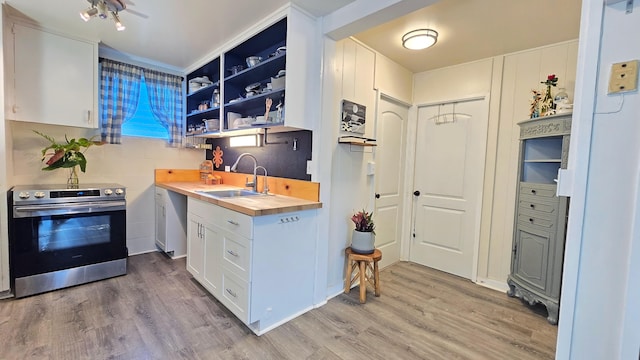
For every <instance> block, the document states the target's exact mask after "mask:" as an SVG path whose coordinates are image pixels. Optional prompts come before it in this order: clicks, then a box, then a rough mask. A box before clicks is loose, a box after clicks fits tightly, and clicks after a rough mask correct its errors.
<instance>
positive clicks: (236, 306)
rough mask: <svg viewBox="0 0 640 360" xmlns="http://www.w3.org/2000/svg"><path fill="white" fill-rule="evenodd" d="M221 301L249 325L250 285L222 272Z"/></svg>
mask: <svg viewBox="0 0 640 360" xmlns="http://www.w3.org/2000/svg"><path fill="white" fill-rule="evenodd" d="M220 301H221V302H222V303H223V304H224V306H226V307H227V308H228V309H229V310H231V312H232V313H234V314H235V315H236V316H237V317H238V318H239V319H240V320H241V321H242V322H244V323H245V324H248V323H249V310H248V309H249V283H248V282H247V281H244V280H242V279H240V278H238V277H237V276H235V275H234V274H232V273H231V272H229V271H226V270H225V269H223V270H222V296H221V297H220Z"/></svg>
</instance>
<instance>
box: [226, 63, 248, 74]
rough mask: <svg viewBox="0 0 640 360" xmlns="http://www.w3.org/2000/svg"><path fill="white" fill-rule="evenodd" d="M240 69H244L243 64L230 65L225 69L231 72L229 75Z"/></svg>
mask: <svg viewBox="0 0 640 360" xmlns="http://www.w3.org/2000/svg"><path fill="white" fill-rule="evenodd" d="M242 70H244V66H243V65H236V66H232V67H230V68H229V69H227V71H229V72H231V75H235V74H237V73H239V72H240V71H242Z"/></svg>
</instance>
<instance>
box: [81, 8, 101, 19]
mask: <svg viewBox="0 0 640 360" xmlns="http://www.w3.org/2000/svg"><path fill="white" fill-rule="evenodd" d="M96 15H98V9H96V8H95V7H93V6H92V7H90V8H88V9H87V10H84V11H81V12H80V17H81V18H82V20H84V21H89V20H91V18H92V17H94V16H96Z"/></svg>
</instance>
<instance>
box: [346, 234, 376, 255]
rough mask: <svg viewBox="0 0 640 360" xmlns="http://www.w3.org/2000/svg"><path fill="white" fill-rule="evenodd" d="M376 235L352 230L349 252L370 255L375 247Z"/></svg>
mask: <svg viewBox="0 0 640 360" xmlns="http://www.w3.org/2000/svg"><path fill="white" fill-rule="evenodd" d="M375 242H376V235H375V234H374V233H373V232H364V231H357V230H353V234H351V250H352V251H353V252H354V253H357V254H371V253H373V250H375V247H374V246H373V245H374V243H375Z"/></svg>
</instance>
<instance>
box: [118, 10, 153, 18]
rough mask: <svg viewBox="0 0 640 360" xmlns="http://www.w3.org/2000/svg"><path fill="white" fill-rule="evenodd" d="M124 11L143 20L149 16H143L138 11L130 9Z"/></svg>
mask: <svg viewBox="0 0 640 360" xmlns="http://www.w3.org/2000/svg"><path fill="white" fill-rule="evenodd" d="M124 11H126V12H128V13H131V14H132V15H136V16H139V17H141V18H143V19H148V18H149V15H147V14H143V13H141V12H139V11H135V10H131V9H130V8H126V9H124Z"/></svg>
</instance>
